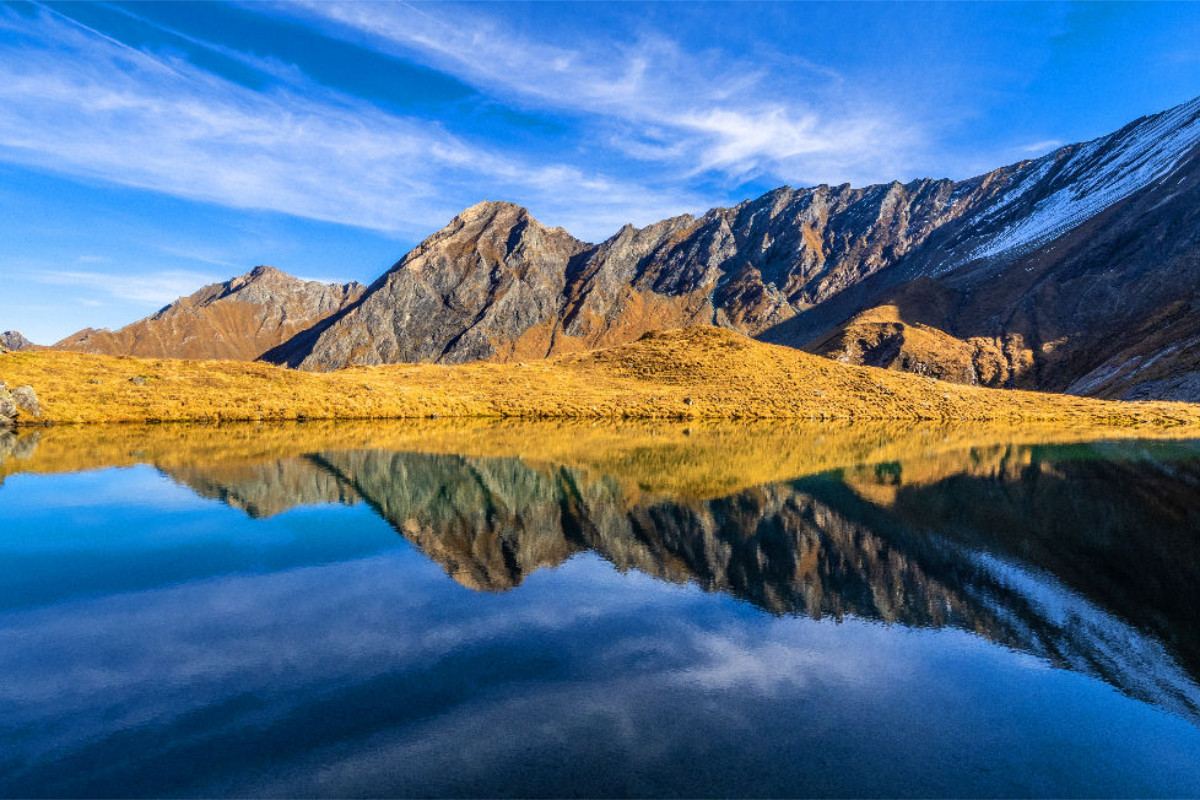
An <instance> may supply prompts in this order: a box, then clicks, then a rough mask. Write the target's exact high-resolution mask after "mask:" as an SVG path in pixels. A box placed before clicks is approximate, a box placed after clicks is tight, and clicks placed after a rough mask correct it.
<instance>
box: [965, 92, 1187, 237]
mask: <svg viewBox="0 0 1200 800" xmlns="http://www.w3.org/2000/svg"><path fill="white" fill-rule="evenodd" d="M1198 144H1200V98H1196V99H1195V100H1192V101H1191V102H1190V103H1186V104H1184V105H1181V106H1178V107H1176V108H1173V109H1170V110H1169V111H1165V112H1163V113H1161V114H1156V115H1154V116H1151V117H1145V118H1143V119H1141V120H1138V121H1136V122H1133V123H1131V124H1130V125H1127V126H1126V127H1125V128H1123V129H1121V130H1119V131H1117V132H1116V133H1112V134H1109V135H1108V136H1103V137H1101V138H1099V139H1094V140H1092V141H1090V142H1087V143H1086V144H1083V145H1081V146H1079V148H1078V149H1077V150H1075V152H1074V153H1072V154H1071V155H1070V156H1069V157H1068V158H1067V159H1066V160H1065V161H1060V160H1059V159H1061V157H1062V155H1063V152H1062V151H1058V152H1055V153H1050V154H1049V155H1046V156H1043V157H1042V158H1040V159H1037V160H1036V161H1034V162H1033V164H1032V165H1031V166H1032V169H1031V170H1030V172H1029V174H1028V175H1027V176H1026V177H1025V178H1024V179H1022V180H1021V181H1020V182H1018V183H1017V185H1016V186H1014V187H1013V188H1012V189H1010V190H1009V191H1008V192H1007V193H1006V194H1005V195H1003V196H1002V197H1001V198H999V199H998V200H997V201H996V203H995V204H994V205H993V206H992V208H991V209H990V210H989V212H988V214H987V215H986V217H984V218H982V219H981V220H979V222H978V223H977V225H978V224H981V223H986V222H988V221H990V220H992V219H996V218H1002V216H1003V214H1004V212H1006V211H1011V210H1013V209H1015V208H1016V207H1018V206H1020V205H1022V204H1024V203H1025V202H1027V201H1028V199H1029V198H1031V197H1033V196H1034V195H1036V194H1042V193H1043V192H1045V196H1044V197H1042V198H1040V199H1039V200H1037V201H1036V202H1035V203H1034V205H1033V209H1032V210H1031V211H1030V212H1028V213H1027V214H1025V215H1023V216H1022V217H1021V218H1020V219H1018V220H1017V221H1015V222H1013V223H1011V224H1009V225H1008V226H1007V227H1005V228H1004V229H1002V230H1001V231H1000V232H999V233H998V234H996V235H994V236H990V237H988V238H987V240H986V241H985V242H984V243H983V244H981V245H980V246H979V247H978V248H976V249H975V250H974V251H972V252H971V253H970V254H969V255H968V256H967V257H966V259H965V260H966V261H972V260H975V259H980V258H990V257H994V256H998V255H1001V254H1005V253H1013V252H1023V251H1028V250H1030V249H1032V248H1033V247H1036V246H1037V245H1039V244H1042V243H1044V242H1046V241H1049V240H1050V239H1053V238H1055V237H1057V236H1059V235H1060V234H1062V233H1064V232H1066V231H1067V230H1070V229H1071V228H1073V227H1075V226H1076V225H1079V224H1080V223H1082V222H1083V221H1084V220H1086V219H1089V218H1090V217H1093V216H1095V215H1096V214H1098V213H1100V212H1101V211H1103V210H1104V209H1106V208H1108V207H1109V206H1112V205H1113V204H1115V203H1118V202H1120V201H1121V200H1124V199H1125V198H1127V197H1129V196H1130V195H1131V194H1133V193H1134V192H1136V191H1138V190H1139V189H1142V188H1143V187H1145V186H1147V185H1149V184H1151V183H1152V182H1154V181H1156V180H1161V179H1163V178H1166V177H1169V176H1170V175H1171V174H1172V173H1173V172H1174V171H1175V170H1176V169H1177V168H1178V167H1179V166H1180V164H1181V162H1182V161H1183V159H1184V157H1185V156H1186V155H1187V154H1188V153H1189V152H1191V151H1192V150H1193V149H1194V148H1195V147H1196V146H1197V145H1198ZM1056 168H1057V169H1056Z"/></svg>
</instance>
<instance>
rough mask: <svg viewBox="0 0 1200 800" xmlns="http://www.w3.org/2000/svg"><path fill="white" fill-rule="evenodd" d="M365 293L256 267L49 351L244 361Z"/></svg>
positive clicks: (353, 285)
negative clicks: (113, 328) (122, 324)
mask: <svg viewBox="0 0 1200 800" xmlns="http://www.w3.org/2000/svg"><path fill="white" fill-rule="evenodd" d="M363 288H364V287H363V286H362V285H361V284H358V283H348V284H345V285H338V284H322V283H319V282H316V281H304V280H301V279H299V278H294V277H292V276H291V275H287V274H285V273H283V272H280V271H279V270H277V269H275V268H274V267H255V268H254V269H253V270H251V271H250V272H248V273H246V274H245V275H241V276H239V277H237V278H233V279H231V280H228V281H226V282H224V283H214V284H212V285H210V286H205V287H204V288H203V289H200V290H199V291H197V292H195V293H194V294H192V295H190V296H188V297H182V298H180V299H178V300H176V301H175V302H174V303H171V304H170V305H168V306H166V307H165V308H163V309H162V310H160V311H158V312H157V313H155V314H153V315H151V316H149V317H146V318H145V319H142V320H139V321H137V322H134V323H132V324H130V325H127V326H125V327H124V328H121V329H120V330H117V331H108V330H96V329H94V328H87V329H85V330H82V331H79V332H78V333H75V334H72V335H71V336H68V337H67V338H66V339H63V340H62V341H61V342H58V343H57V344H55V345H54V348H55V349H59V350H76V351H80V352H84V353H98V354H103V355H126V356H137V357H139V358H202V359H240V360H247V361H248V360H253V359H255V358H257V357H258V356H260V355H262V353H263V352H264V351H266V350H269V349H270V348H272V347H275V346H276V345H278V344H279V343H280V342H283V341H285V340H287V339H289V338H290V337H292V336H294V335H296V334H297V333H299V332H301V331H303V330H307V329H308V328H311V327H312V326H313V325H315V324H317V323H318V322H320V321H321V320H323V319H325V318H326V317H328V316H329V315H330V314H333V313H335V312H337V311H339V310H341V309H342V308H345V307H346V306H347V305H349V304H350V303H352V302H354V301H355V300H357V299H358V298H359V297H360V296H361V295H362V292H363Z"/></svg>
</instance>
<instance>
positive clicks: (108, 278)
mask: <svg viewBox="0 0 1200 800" xmlns="http://www.w3.org/2000/svg"><path fill="white" fill-rule="evenodd" d="M14 277H18V278H20V279H22V280H26V281H33V282H35V283H44V284H50V285H52V286H71V287H75V288H77V289H85V290H88V291H93V292H97V293H99V294H101V295H104V296H106V297H113V298H118V299H120V300H123V301H130V302H136V303H150V304H154V305H166V304H167V303H170V302H171V301H173V300H175V299H177V298H180V297H186V296H187V295H189V294H191V293H192V292H194V291H196V290H197V289H199V288H200V287H201V286H204V285H206V284H210V283H215V282H217V281H219V280H224V278H217V277H214V276H213V275H207V274H204V273H200V272H189V271H186V270H162V271H157V272H154V273H151V274H142V275H120V274H112V273H107V272H90V271H86V270H50V269H48V270H38V271H36V272H29V273H27V274H22V275H18V276H14ZM226 277H228V276H226ZM90 299H91V298H85V299H84V300H82V301H81V302H85V303H88V300H90ZM89 304H90V303H89Z"/></svg>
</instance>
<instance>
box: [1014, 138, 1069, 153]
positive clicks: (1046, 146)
mask: <svg viewBox="0 0 1200 800" xmlns="http://www.w3.org/2000/svg"><path fill="white" fill-rule="evenodd" d="M1063 144H1064V142H1062V141H1060V140H1059V139H1045V140H1043V141H1040V142H1031V143H1030V144H1026V145H1021V146H1020V147H1018V148H1017V150H1018V152H1021V153H1027V154H1034V155H1041V154H1042V153H1048V152H1050V151H1051V150H1053V149H1055V148H1056V147H1062V146H1063Z"/></svg>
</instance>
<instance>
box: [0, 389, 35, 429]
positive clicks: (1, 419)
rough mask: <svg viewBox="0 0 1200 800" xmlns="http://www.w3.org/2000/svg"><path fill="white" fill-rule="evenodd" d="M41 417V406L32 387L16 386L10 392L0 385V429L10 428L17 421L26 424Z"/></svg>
mask: <svg viewBox="0 0 1200 800" xmlns="http://www.w3.org/2000/svg"><path fill="white" fill-rule="evenodd" d="M41 415H42V408H41V405H40V404H39V403H38V399H37V394H36V393H35V392H34V391H33V387H32V386H18V387H17V388H15V389H12V390H11V391H10V390H9V388H8V385H7V384H5V383H0V428H11V427H12V426H13V425H15V424H16V423H17V422H18V421H20V422H28V421H29V420H30V419H35V418H37V417H40V416H41Z"/></svg>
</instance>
